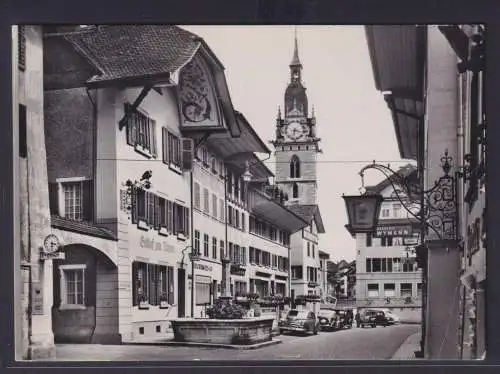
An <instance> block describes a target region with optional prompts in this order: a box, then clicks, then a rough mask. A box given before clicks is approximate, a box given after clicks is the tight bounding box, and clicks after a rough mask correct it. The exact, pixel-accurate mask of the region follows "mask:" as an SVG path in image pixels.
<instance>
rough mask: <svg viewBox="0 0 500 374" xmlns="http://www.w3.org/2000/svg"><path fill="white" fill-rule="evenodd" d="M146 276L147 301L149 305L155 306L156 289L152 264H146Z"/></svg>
mask: <svg viewBox="0 0 500 374" xmlns="http://www.w3.org/2000/svg"><path fill="white" fill-rule="evenodd" d="M147 267H148V274H147V279H146V281H147V282H148V301H149V304H150V305H156V287H155V270H156V269H155V268H156V266H155V265H153V264H147Z"/></svg>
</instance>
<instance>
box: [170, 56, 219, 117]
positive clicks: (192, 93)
mask: <svg viewBox="0 0 500 374" xmlns="http://www.w3.org/2000/svg"><path fill="white" fill-rule="evenodd" d="M179 93H180V95H179V98H180V100H179V101H180V110H181V117H182V126H183V127H220V126H221V123H220V121H219V119H220V118H219V115H218V106H217V101H216V97H217V95H216V94H215V88H214V85H213V82H212V77H211V74H210V71H209V69H208V66H207V65H206V63H205V61H204V60H203V59H202V58H201V57H200V56H196V57H194V58H193V59H192V60H191V62H189V64H187V65H186V66H185V67H184V68H183V69H182V72H181V74H180V78H179Z"/></svg>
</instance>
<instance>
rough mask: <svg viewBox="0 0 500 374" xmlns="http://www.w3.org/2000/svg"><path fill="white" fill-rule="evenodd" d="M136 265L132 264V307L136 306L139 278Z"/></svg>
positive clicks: (135, 263)
mask: <svg viewBox="0 0 500 374" xmlns="http://www.w3.org/2000/svg"><path fill="white" fill-rule="evenodd" d="M138 275H139V274H138V263H137V262H132V305H133V306H136V305H137V304H138V291H139V278H138Z"/></svg>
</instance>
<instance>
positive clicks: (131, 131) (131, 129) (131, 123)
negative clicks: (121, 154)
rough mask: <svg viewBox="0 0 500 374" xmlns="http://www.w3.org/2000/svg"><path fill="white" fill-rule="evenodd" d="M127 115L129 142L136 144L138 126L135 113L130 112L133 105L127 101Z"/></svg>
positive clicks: (129, 143)
mask: <svg viewBox="0 0 500 374" xmlns="http://www.w3.org/2000/svg"><path fill="white" fill-rule="evenodd" d="M124 108H125V115H126V116H128V119H127V144H128V145H132V146H135V145H136V144H137V126H136V124H135V118H134V117H135V115H134V113H132V112H131V113H129V112H130V110H131V105H130V104H128V103H125V105H124Z"/></svg>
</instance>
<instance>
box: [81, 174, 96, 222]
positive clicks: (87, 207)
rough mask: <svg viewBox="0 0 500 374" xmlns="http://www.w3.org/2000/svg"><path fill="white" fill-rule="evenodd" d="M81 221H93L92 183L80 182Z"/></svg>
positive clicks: (88, 181) (89, 181) (90, 181)
mask: <svg viewBox="0 0 500 374" xmlns="http://www.w3.org/2000/svg"><path fill="white" fill-rule="evenodd" d="M82 204H83V212H82V213H83V220H84V221H90V222H92V221H93V220H94V219H93V218H94V181H92V180H87V181H83V182H82Z"/></svg>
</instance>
